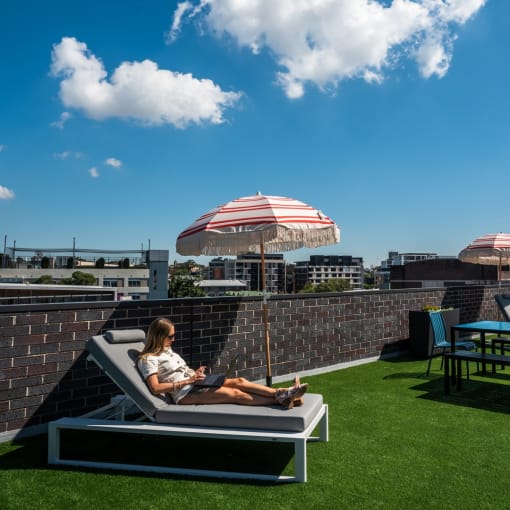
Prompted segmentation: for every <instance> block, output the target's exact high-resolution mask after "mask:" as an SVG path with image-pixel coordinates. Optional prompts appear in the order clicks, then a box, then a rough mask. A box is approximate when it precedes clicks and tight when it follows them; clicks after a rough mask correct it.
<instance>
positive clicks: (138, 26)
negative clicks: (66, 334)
mask: <svg viewBox="0 0 510 510" xmlns="http://www.w3.org/2000/svg"><path fill="white" fill-rule="evenodd" d="M509 17H510V3H509V2H501V1H499V2H497V1H495V0H488V1H486V2H484V0H457V1H453V0H452V1H450V2H445V1H440V0H415V1H414V2H412V1H409V0H400V1H393V2H392V1H390V0H386V1H382V0H381V1H380V2H375V1H374V2H369V1H368V0H336V1H334V0H317V1H315V2H312V1H311V0H310V1H306V0H303V1H302V2H295V1H291V0H279V1H278V2H274V0H252V1H251V2H239V1H238V0H236V1H234V0H203V1H202V3H200V2H199V1H198V0H196V1H191V0H190V1H188V2H180V3H179V2H172V1H163V0H150V1H142V0H123V1H122V2H121V1H120V0H119V1H116V0H112V1H103V0H101V1H99V0H73V1H72V2H69V1H68V0H67V1H60V0H48V1H45V2H41V1H40V0H24V1H23V2H19V1H17V0H3V1H2V3H1V4H0V61H1V62H2V67H1V71H0V83H1V92H2V93H1V95H0V118H1V127H0V235H1V236H2V241H3V240H4V238H5V236H7V245H8V246H12V244H13V242H14V241H16V246H18V247H41V248H45V247H47V248H50V247H67V246H71V245H72V240H73V238H76V245H77V247H79V248H97V249H119V250H121V249H138V248H140V246H141V245H143V246H144V248H147V246H148V243H149V240H150V244H151V248H153V249H168V250H170V260H171V261H173V260H174V259H177V260H186V259H187V258H188V257H181V256H178V255H176V253H175V240H176V238H177V235H178V234H179V232H181V231H182V230H183V229H184V228H186V227H187V226H188V225H189V224H191V223H192V222H193V221H194V220H195V219H196V218H197V217H198V216H200V215H201V214H202V213H203V212H205V211H207V210H209V209H211V208H212V207H214V206H216V205H218V204H221V203H224V202H227V201H229V200H232V199H234V198H238V197H244V196H249V195H253V194H255V193H256V192H257V191H261V192H262V193H264V194H266V195H280V196H289V197H293V198H296V199H298V200H302V201H304V202H306V203H308V204H310V205H312V206H314V207H316V208H318V209H321V210H322V211H324V212H325V213H326V214H327V215H329V216H330V217H331V218H332V219H333V220H334V221H336V223H337V224H338V225H339V227H340V228H341V242H340V244H338V245H335V246H330V247H326V248H318V249H315V250H313V252H310V251H307V250H298V251H296V252H291V253H288V254H286V255H285V257H286V258H287V259H288V260H303V259H307V258H308V255H309V254H310V253H317V254H323V253H324V254H326V253H328V254H338V255H353V256H358V257H363V258H364V260H365V265H366V266H370V265H371V264H378V263H379V262H380V260H381V259H383V258H385V257H386V256H387V252H388V251H389V250H397V251H399V252H415V251H417V252H423V251H427V252H428V251H432V252H436V253H439V254H441V255H457V254H458V252H459V251H460V250H461V249H462V248H464V247H465V246H466V245H467V244H469V243H470V242H471V241H472V240H473V239H474V238H476V237H478V236H480V235H482V234H487V233H492V232H501V231H503V232H508V231H510V227H509V226H508V223H509V221H510V220H509V218H507V216H506V214H505V210H506V205H507V203H508V188H509V184H508V182H507V181H508V177H509V173H510V172H509V170H510V165H509V161H510V143H509V142H510V140H509V138H510V129H509V127H510V126H509V124H510V94H509V92H508V91H509V90H510V83H509V81H510V80H509V69H510V66H509V63H510V59H509V48H510V33H509V31H508V28H507V26H508V23H507V20H508V19H509ZM199 260H200V259H199ZM207 260H209V258H203V259H202V261H203V262H205V261H207Z"/></svg>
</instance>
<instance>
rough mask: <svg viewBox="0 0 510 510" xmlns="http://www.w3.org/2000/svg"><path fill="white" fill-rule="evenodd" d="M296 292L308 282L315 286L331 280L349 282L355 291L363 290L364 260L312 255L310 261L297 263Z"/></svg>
mask: <svg viewBox="0 0 510 510" xmlns="http://www.w3.org/2000/svg"><path fill="white" fill-rule="evenodd" d="M294 271H295V285H296V291H299V290H301V289H302V288H303V287H304V286H305V285H306V283H307V282H310V283H311V284H313V285H318V284H319V283H322V282H326V281H328V280H331V279H338V278H342V279H345V280H347V281H348V282H349V283H350V284H351V286H352V288H353V289H362V288H363V258H362V257H352V256H351V255H312V256H310V259H309V260H306V261H301V262H296V265H295V269H294Z"/></svg>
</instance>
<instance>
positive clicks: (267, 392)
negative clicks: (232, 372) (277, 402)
mask: <svg viewBox="0 0 510 510" xmlns="http://www.w3.org/2000/svg"><path fill="white" fill-rule="evenodd" d="M223 387H224V388H225V387H226V388H237V389H239V390H241V391H244V392H245V393H251V394H253V395H259V396H261V397H268V398H273V399H274V398H275V395H276V391H277V390H276V388H270V387H268V386H264V385H262V384H257V383H253V382H250V381H248V379H245V378H244V377H235V378H233V379H225V382H224V383H223Z"/></svg>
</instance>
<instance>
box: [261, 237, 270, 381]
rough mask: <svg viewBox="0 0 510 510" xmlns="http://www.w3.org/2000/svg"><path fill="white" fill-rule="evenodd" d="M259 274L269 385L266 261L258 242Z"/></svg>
mask: <svg viewBox="0 0 510 510" xmlns="http://www.w3.org/2000/svg"><path fill="white" fill-rule="evenodd" d="M260 276H261V279H262V296H263V297H262V314H263V320H264V340H265V347H266V367H267V372H266V386H269V387H271V386H272V385H273V377H272V375H271V355H270V352H269V310H268V306H267V295H266V263H265V255H264V243H263V242H261V243H260Z"/></svg>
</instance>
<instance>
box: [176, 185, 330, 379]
mask: <svg viewBox="0 0 510 510" xmlns="http://www.w3.org/2000/svg"><path fill="white" fill-rule="evenodd" d="M338 242H340V229H339V228H338V227H337V225H336V224H335V223H334V222H333V220H331V219H330V218H328V217H327V216H326V215H324V214H323V213H322V212H321V211H318V210H317V209H314V208H313V207H310V206H309V205H307V204H304V203H303V202H300V201H298V200H294V199H293V198H285V197H275V196H264V195H262V194H260V193H257V195H254V196H251V197H245V198H238V199H237V200H232V201H231V202H228V203H226V204H223V205H219V206H218V207H215V208H214V209H212V210H210V211H209V212H207V213H205V214H204V215H203V216H201V217H200V218H198V219H197V220H196V221H195V222H194V223H192V224H191V225H190V226H189V227H188V228H187V229H186V230H184V231H183V232H181V233H180V234H179V237H178V238H177V243H176V249H177V253H179V254H180V255H239V254H243V253H247V252H255V253H260V266H261V282H262V291H263V296H264V299H263V314H264V332H265V348H266V365H267V376H266V381H267V385H268V386H271V384H272V382H271V380H272V377H271V360H270V340H269V318H268V317H269V312H268V306H267V297H266V292H265V290H266V277H265V260H264V252H268V253H276V252H282V251H290V250H296V249H298V248H316V247H319V246H326V245H330V244H336V243H338Z"/></svg>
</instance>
